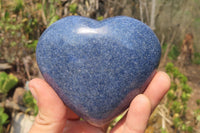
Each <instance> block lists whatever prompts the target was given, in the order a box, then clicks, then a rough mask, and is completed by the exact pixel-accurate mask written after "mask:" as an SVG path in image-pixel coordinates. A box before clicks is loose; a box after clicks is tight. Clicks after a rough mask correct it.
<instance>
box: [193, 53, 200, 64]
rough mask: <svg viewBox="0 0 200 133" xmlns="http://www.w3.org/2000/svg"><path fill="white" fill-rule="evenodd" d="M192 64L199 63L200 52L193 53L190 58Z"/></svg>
mask: <svg viewBox="0 0 200 133" xmlns="http://www.w3.org/2000/svg"><path fill="white" fill-rule="evenodd" d="M192 62H193V63H194V64H198V65H200V53H194V58H193V60H192Z"/></svg>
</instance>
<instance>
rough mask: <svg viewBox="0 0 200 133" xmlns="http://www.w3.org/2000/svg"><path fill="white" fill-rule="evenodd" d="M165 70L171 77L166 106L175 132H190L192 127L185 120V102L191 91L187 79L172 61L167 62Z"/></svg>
mask: <svg viewBox="0 0 200 133" xmlns="http://www.w3.org/2000/svg"><path fill="white" fill-rule="evenodd" d="M165 70H166V72H167V73H168V75H169V76H170V77H171V87H170V90H169V91H168V93H167V101H166V106H167V108H168V109H169V112H170V115H171V117H172V118H173V124H174V127H175V129H176V131H177V132H190V133H192V132H193V130H192V127H191V126H190V125H189V124H188V123H187V122H186V111H187V103H188V100H189V98H190V95H191V93H192V88H191V87H189V86H188V83H187V81H188V79H187V77H186V76H185V75H183V74H182V73H181V72H180V71H179V70H178V68H177V67H175V66H174V64H173V63H168V64H167V65H166V67H165Z"/></svg>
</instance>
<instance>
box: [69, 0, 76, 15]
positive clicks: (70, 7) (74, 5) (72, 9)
mask: <svg viewBox="0 0 200 133" xmlns="http://www.w3.org/2000/svg"><path fill="white" fill-rule="evenodd" d="M77 9H78V5H77V4H76V3H72V4H71V5H69V11H70V12H71V13H72V14H73V15H74V14H75V13H76V12H77Z"/></svg>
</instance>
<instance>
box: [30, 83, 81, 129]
mask: <svg viewBox="0 0 200 133" xmlns="http://www.w3.org/2000/svg"><path fill="white" fill-rule="evenodd" d="M29 87H30V90H31V93H32V94H33V96H34V97H35V99H36V101H37V104H38V108H39V112H38V115H37V116H36V118H35V121H34V123H33V126H32V128H31V130H30V131H29V133H38V132H40V133H46V132H48V133H57V132H62V131H63V129H64V127H65V125H66V120H67V119H69V118H72V119H75V118H78V116H77V115H76V114H74V113H72V111H70V110H69V109H68V108H67V107H66V106H65V105H64V103H63V102H62V100H61V99H60V98H59V97H58V95H57V94H56V93H55V91H54V90H53V89H52V88H51V87H50V86H49V85H48V84H47V83H46V82H45V81H44V80H42V79H33V80H31V81H30V83H29Z"/></svg>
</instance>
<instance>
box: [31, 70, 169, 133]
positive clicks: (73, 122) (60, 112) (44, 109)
mask: <svg viewBox="0 0 200 133" xmlns="http://www.w3.org/2000/svg"><path fill="white" fill-rule="evenodd" d="M29 87H30V90H31V92H32V94H33V96H34V97H35V99H36V100H37V104H38V108H39V112H38V115H37V116H36V118H35V122H34V124H33V126H32V128H31V129H30V131H29V133H104V132H105V131H106V128H107V127H102V128H97V127H94V126H92V125H90V124H88V123H87V122H85V121H80V120H79V116H77V115H76V114H75V113H74V112H73V111H71V110H70V109H69V108H68V107H66V106H65V105H64V103H63V102H62V100H61V99H60V98H59V97H58V95H57V94H56V93H55V91H54V90H53V89H52V88H51V87H50V86H49V85H48V84H47V83H46V82H45V81H44V80H42V79H33V80H31V81H30V83H29ZM169 87H170V79H169V76H168V75H167V74H166V73H164V72H161V71H160V72H157V73H156V74H155V76H154V78H153V79H152V81H151V83H150V84H149V85H148V87H147V88H146V90H145V92H144V93H143V94H139V95H138V96H136V97H135V98H134V99H133V101H132V102H131V104H130V107H129V110H128V112H127V114H126V115H125V116H124V117H123V118H122V119H121V120H120V121H119V122H118V123H117V125H116V126H115V127H114V128H113V129H112V130H111V133H143V132H144V131H145V129H146V126H147V123H148V119H149V117H150V115H151V113H152V111H153V110H154V108H155V107H156V106H157V105H158V104H159V102H160V101H161V99H162V98H163V96H164V95H165V94H166V93H167V91H168V90H169Z"/></svg>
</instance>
